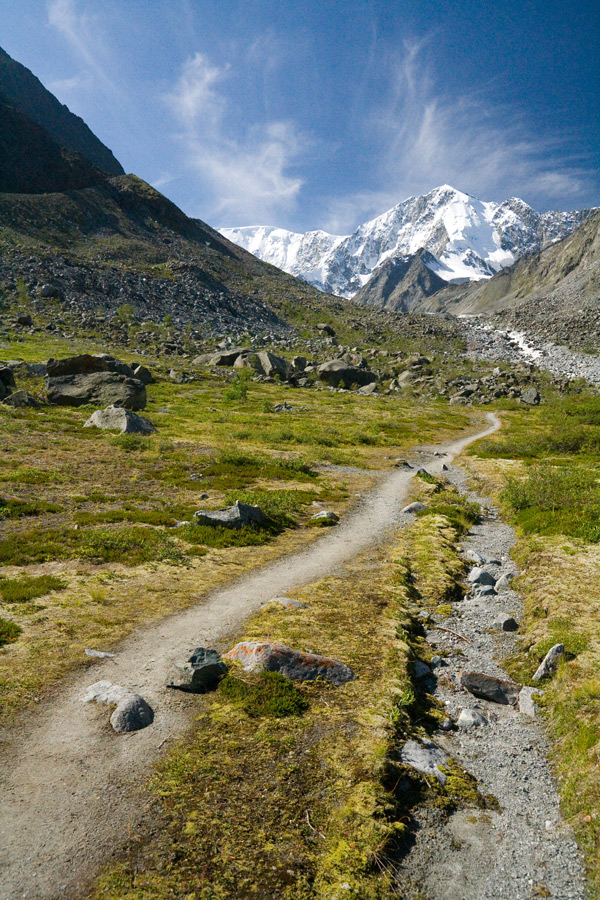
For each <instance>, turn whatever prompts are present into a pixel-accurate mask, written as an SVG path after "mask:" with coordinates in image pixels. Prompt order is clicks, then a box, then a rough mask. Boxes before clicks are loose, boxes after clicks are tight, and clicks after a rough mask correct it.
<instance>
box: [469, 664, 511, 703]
mask: <svg viewBox="0 0 600 900" xmlns="http://www.w3.org/2000/svg"><path fill="white" fill-rule="evenodd" d="M460 686H461V688H462V689H463V690H464V691H468V692H469V693H470V694H473V695H474V696H475V697H480V698H481V699H482V700H490V701H491V702H492V703H503V704H504V705H514V704H515V703H516V702H517V701H518V699H519V693H520V691H521V685H520V684H517V683H516V682H514V681H508V680H507V679H506V678H498V677H496V676H495V675H485V674H484V673H483V672H462V673H461V676H460Z"/></svg>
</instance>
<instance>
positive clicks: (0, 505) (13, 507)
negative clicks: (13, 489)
mask: <svg viewBox="0 0 600 900" xmlns="http://www.w3.org/2000/svg"><path fill="white" fill-rule="evenodd" d="M62 509H63V507H62V506H61V505H60V504H58V503H48V501H46V500H19V498H18V497H2V496H0V519H20V518H22V517H25V516H39V515H42V514H43V513H54V512H61V510H62Z"/></svg>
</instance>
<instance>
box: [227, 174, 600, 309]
mask: <svg viewBox="0 0 600 900" xmlns="http://www.w3.org/2000/svg"><path fill="white" fill-rule="evenodd" d="M588 215H589V210H583V211H581V212H566V213H565V212H547V213H541V214H540V213H537V212H536V211H535V210H534V209H532V208H531V206H528V205H527V203H525V202H524V201H523V200H520V199H519V198H518V197H511V198H510V199H509V200H505V201H504V202H503V203H500V204H498V203H491V202H484V201H481V200H477V199H476V198H475V197H471V196H470V195H469V194H465V193H463V192H462V191H458V190H456V188H453V187H450V186H449V185H447V184H445V185H442V186H441V187H438V188H435V189H434V190H432V191H429V193H428V194H423V195H422V196H420V197H409V198H408V200H403V201H402V203H399V204H398V205H397V206H394V207H393V209H390V210H388V211H387V212H385V213H383V215H381V216H377V218H375V219H371V221H370V222H365V224H364V225H360V226H359V227H358V228H357V229H356V231H354V232H353V233H352V234H349V235H334V234H328V233H327V232H325V231H308V232H306V234H297V233H295V232H293V231H286V230H285V229H283V228H276V227H269V226H247V227H243V228H222V229H221V234H223V235H224V236H225V237H226V238H228V239H229V240H230V241H233V242H234V243H235V244H239V245H240V246H241V247H244V248H245V249H246V250H249V251H250V253H253V254H254V255H255V256H258V257H259V259H262V260H264V261H265V262H269V263H272V264H273V265H275V266H278V268H280V269H283V270H284V271H285V272H289V273H290V274H291V275H296V276H298V277H300V278H303V279H304V280H305V281H309V282H310V283H311V284H313V285H315V287H318V288H320V289H321V290H325V291H329V292H330V293H332V294H339V295H340V296H343V297H352V296H353V295H354V294H355V293H356V292H357V291H358V290H360V288H362V287H363V286H364V285H365V284H366V283H367V281H369V279H370V278H371V275H372V274H373V272H374V270H375V269H376V268H377V267H378V266H380V265H381V264H382V263H383V262H385V261H386V260H388V259H396V258H399V257H407V256H411V255H412V254H414V253H416V252H417V251H418V250H420V249H422V248H425V249H427V250H428V251H429V254H430V256H428V257H427V259H428V262H427V265H428V267H429V268H430V269H431V270H432V271H433V272H435V273H436V275H438V276H439V277H440V278H442V279H443V280H444V281H447V282H453V283H461V282H465V281H479V280H481V279H484V278H490V277H491V276H492V275H494V273H495V272H498V271H499V270H500V269H502V268H504V267H505V266H509V265H511V264H512V263H513V262H515V260H516V259H518V258H519V257H520V256H523V255H524V254H529V253H535V252H537V251H539V250H542V249H543V248H544V247H546V246H547V245H548V244H551V243H553V242H555V241H558V240H560V239H561V238H564V237H566V236H567V235H569V234H571V232H572V231H573V230H574V229H575V228H576V227H577V226H578V225H579V224H581V222H582V221H583V220H584V219H585V218H586V217H587V216H588Z"/></svg>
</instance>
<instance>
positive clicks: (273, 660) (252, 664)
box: [224, 641, 356, 685]
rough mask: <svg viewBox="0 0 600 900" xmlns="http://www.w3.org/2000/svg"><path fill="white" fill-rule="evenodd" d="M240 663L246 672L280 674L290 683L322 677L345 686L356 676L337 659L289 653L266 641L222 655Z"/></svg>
mask: <svg viewBox="0 0 600 900" xmlns="http://www.w3.org/2000/svg"><path fill="white" fill-rule="evenodd" d="M224 658H225V659H231V660H235V661H236V662H239V663H240V665H241V666H242V668H244V669H245V670H246V671H247V672H280V673H281V674H282V675H285V677H286V678H290V679H291V680H292V681H314V680H315V679H316V678H323V679H325V681H329V682H330V683H331V684H336V685H340V684H346V682H348V681H354V678H355V677H356V676H355V675H354V672H353V671H352V669H350V668H349V666H347V665H345V664H344V663H343V662H340V661H339V660H337V659H331V658H330V657H327V656H317V655H316V654H315V653H303V652H302V651H300V650H292V648H291V647H284V646H283V644H271V643H269V642H268V641H242V642H241V643H240V644H236V646H235V647H234V648H233V649H232V650H230V651H229V653H226V654H225V657H224Z"/></svg>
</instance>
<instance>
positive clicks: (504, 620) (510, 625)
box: [494, 613, 519, 631]
mask: <svg viewBox="0 0 600 900" xmlns="http://www.w3.org/2000/svg"><path fill="white" fill-rule="evenodd" d="M494 628H497V629H498V631H517V630H518V628H519V625H518V623H517V622H516V620H515V619H513V617H512V616H509V615H507V613H498V615H497V616H496V618H495V619H494Z"/></svg>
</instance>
